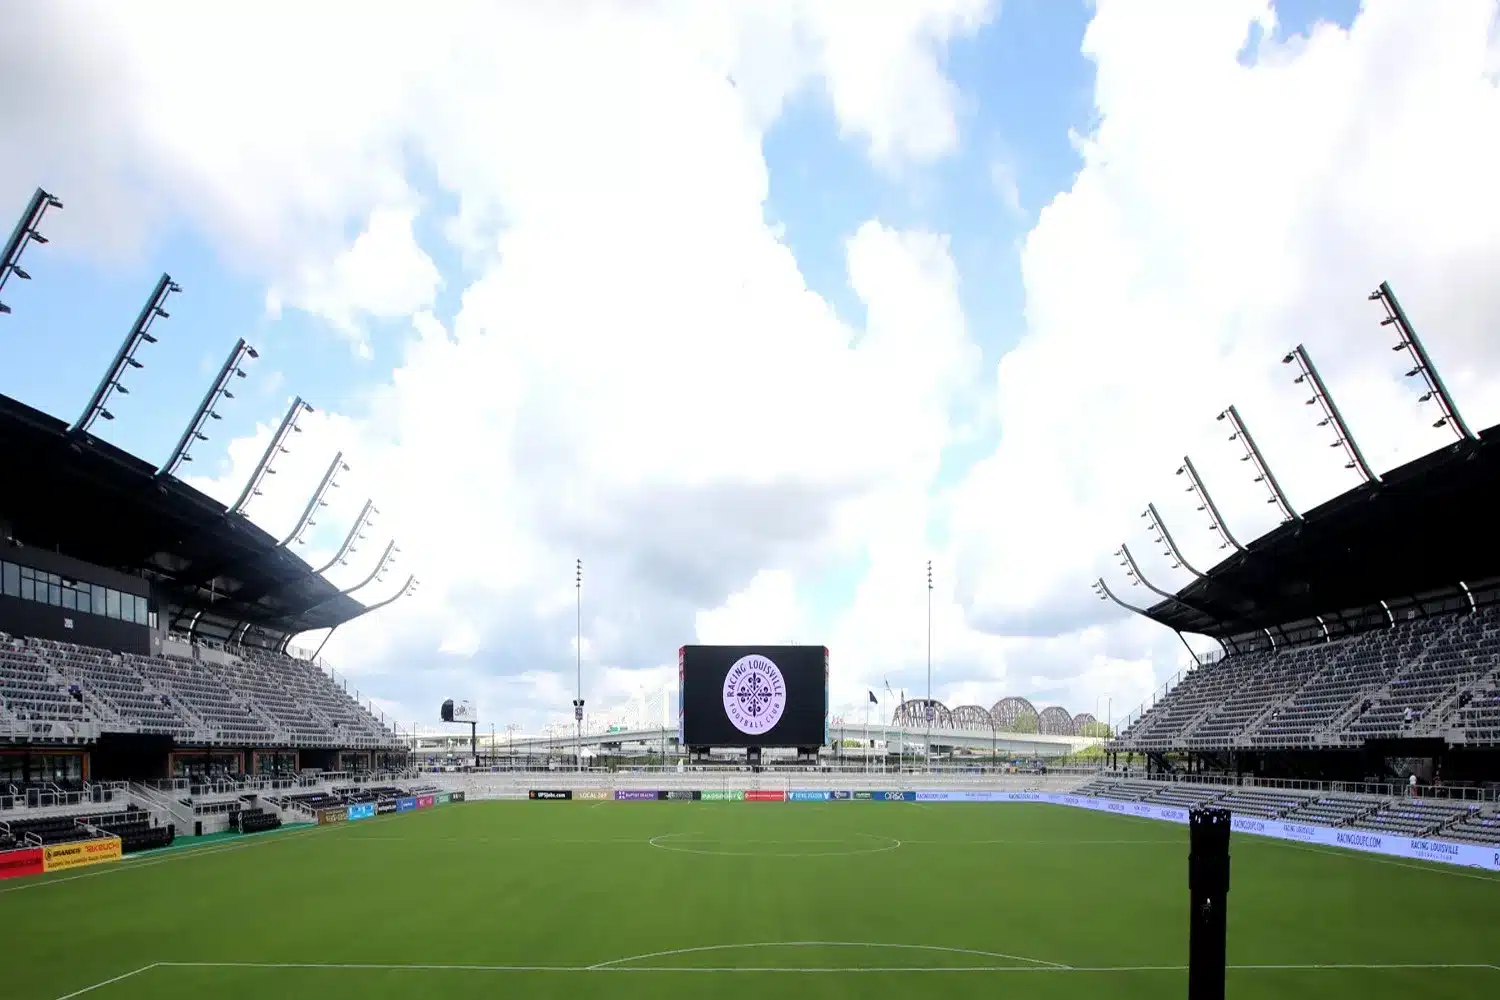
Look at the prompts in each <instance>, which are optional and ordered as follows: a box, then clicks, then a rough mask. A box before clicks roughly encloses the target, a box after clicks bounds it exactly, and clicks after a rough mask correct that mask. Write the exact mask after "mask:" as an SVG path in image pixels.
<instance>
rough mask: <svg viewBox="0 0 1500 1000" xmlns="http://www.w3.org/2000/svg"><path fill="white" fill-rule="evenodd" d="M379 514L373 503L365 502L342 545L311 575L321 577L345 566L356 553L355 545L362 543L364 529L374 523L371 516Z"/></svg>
mask: <svg viewBox="0 0 1500 1000" xmlns="http://www.w3.org/2000/svg"><path fill="white" fill-rule="evenodd" d="M379 513H380V509H379V508H378V507H376V506H375V504H374V502H373V501H370V500H366V501H365V505H364V507H362V508H360V511H359V516H358V517H356V518H355V519H354V527H352V528H350V529H349V534H347V535H345V536H344V544H342V545H340V546H339V550H338V552H336V553H334V556H333V558H332V559H330V560H328V562H326V563H324V564H323V565H322V566H319V567H318V568H317V569H315V570H313V575H314V576H322V575H323V574H324V573H326V572H328V571H329V570H331V569H333V567H334V566H337V565H345V566H347V565H348V564H349V557H350V556H351V555H353V554H354V553H355V552H356V551H358V549H357V548H356V545H357V544H358V543H359V542H362V541H364V538H365V534H364V532H365V529H366V528H368V527H370V526H371V525H372V524H373V523H374V521H373V519H372V517H371V515H374V514H379Z"/></svg>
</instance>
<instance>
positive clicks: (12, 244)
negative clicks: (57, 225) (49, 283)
mask: <svg viewBox="0 0 1500 1000" xmlns="http://www.w3.org/2000/svg"><path fill="white" fill-rule="evenodd" d="M62 207H63V203H62V202H60V201H58V200H57V199H56V198H55V197H53V196H52V195H50V194H48V193H47V192H46V191H43V190H42V189H41V188H37V189H36V194H34V195H32V196H31V201H29V202H28V203H27V204H26V211H25V212H24V213H23V214H22V215H21V219H20V221H19V222H17V223H16V228H15V229H13V230H11V234H10V239H8V240H6V241H5V250H4V251H3V252H0V291H4V290H5V283H6V282H7V281H9V280H10V279H11V276H12V275H14V276H15V277H17V278H20V279H21V280H22V281H30V280H31V275H29V274H27V273H26V272H25V271H23V270H22V269H21V255H22V254H23V253H25V252H26V248H27V247H28V246H30V245H31V244H33V243H35V244H37V245H39V246H40V245H43V244H45V243H46V242H47V237H45V236H43V235H42V234H41V233H39V232H37V227H38V226H40V225H41V224H42V216H44V215H46V214H47V209H49V208H62ZM9 312H10V306H8V305H6V304H5V303H4V302H0V316H3V315H5V314H6V313H9Z"/></svg>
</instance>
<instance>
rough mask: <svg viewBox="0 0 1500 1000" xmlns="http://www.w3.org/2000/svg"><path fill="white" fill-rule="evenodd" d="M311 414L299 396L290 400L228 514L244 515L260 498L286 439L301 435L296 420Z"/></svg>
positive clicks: (273, 471)
mask: <svg viewBox="0 0 1500 1000" xmlns="http://www.w3.org/2000/svg"><path fill="white" fill-rule="evenodd" d="M311 412H312V407H311V406H310V405H308V404H307V403H305V402H303V400H302V397H301V396H298V397H296V398H295V399H293V400H292V405H291V406H289V407H287V410H286V416H284V417H282V418H281V426H280V427H278V428H276V433H275V434H272V435H271V443H270V444H268V445H267V446H266V450H265V453H264V454H262V455H261V456H260V461H259V462H257V463H255V471H253V472H251V473H250V479H249V481H248V482H246V483H245V488H244V489H243V490H241V491H240V496H239V499H238V500H236V501H235V502H234V506H232V507H230V508H229V513H231V514H244V512H245V507H246V506H248V505H249V503H250V501H251V500H252V499H254V498H255V497H257V496H260V487H261V484H262V483H263V482H265V478H266V477H267V476H273V475H275V474H276V470H275V469H273V468H271V465H272V463H273V462H275V461H276V456H277V455H280V454H282V453H284V452H285V451H286V450H287V447H286V442H287V439H288V438H289V437H291V436H292V435H293V434H300V433H302V428H300V427H298V426H297V418H298V417H300V416H302V414H304V413H311Z"/></svg>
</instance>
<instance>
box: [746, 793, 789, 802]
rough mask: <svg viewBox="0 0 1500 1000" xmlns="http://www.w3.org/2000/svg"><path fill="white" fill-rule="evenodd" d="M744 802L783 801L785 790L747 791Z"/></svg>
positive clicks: (784, 799)
mask: <svg viewBox="0 0 1500 1000" xmlns="http://www.w3.org/2000/svg"><path fill="white" fill-rule="evenodd" d="M745 801H746V802H785V801H786V792H765V791H749V792H746V793H745Z"/></svg>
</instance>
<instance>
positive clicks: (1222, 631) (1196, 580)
mask: <svg viewBox="0 0 1500 1000" xmlns="http://www.w3.org/2000/svg"><path fill="white" fill-rule="evenodd" d="M1371 299H1372V300H1375V301H1377V302H1379V303H1380V304H1381V305H1383V306H1384V308H1385V312H1386V319H1385V321H1384V325H1385V326H1389V327H1392V328H1394V330H1395V331H1396V332H1397V333H1398V334H1399V336H1400V338H1401V341H1400V343H1398V344H1397V345H1396V349H1398V350H1401V349H1405V350H1407V351H1408V352H1409V353H1410V355H1411V357H1412V359H1413V361H1414V362H1415V367H1413V368H1412V370H1411V371H1410V372H1409V373H1408V374H1409V375H1411V376H1412V377H1413V378H1416V377H1418V376H1420V377H1421V379H1422V380H1423V381H1424V383H1425V386H1426V394H1425V395H1424V396H1423V397H1422V401H1423V402H1424V403H1429V404H1430V405H1433V406H1434V407H1436V408H1437V411H1438V413H1437V415H1438V417H1439V419H1438V420H1437V421H1436V423H1435V424H1434V426H1435V427H1437V428H1447V429H1448V430H1449V431H1451V432H1452V434H1453V440H1452V441H1451V442H1450V443H1449V444H1447V445H1446V446H1444V447H1442V448H1441V449H1439V450H1438V451H1435V452H1433V453H1431V454H1428V455H1425V456H1423V457H1421V458H1418V459H1416V460H1415V461H1412V462H1409V463H1407V464H1405V465H1402V466H1400V467H1398V468H1395V469H1392V470H1390V471H1388V472H1386V473H1384V474H1383V475H1382V474H1377V473H1376V472H1375V471H1374V470H1373V469H1371V468H1370V466H1369V465H1368V463H1367V462H1366V461H1365V459H1364V456H1363V454H1362V452H1361V451H1360V449H1359V446H1358V445H1357V444H1356V443H1355V441H1354V438H1353V436H1352V435H1351V434H1350V432H1349V429H1348V427H1347V426H1346V425H1345V424H1344V422H1343V420H1342V418H1341V416H1340V415H1339V411H1338V409H1337V407H1336V406H1335V405H1334V404H1333V401H1332V399H1331V398H1329V396H1328V393H1327V389H1326V387H1325V386H1324V385H1323V383H1322V380H1321V379H1320V378H1319V377H1318V375H1317V370H1316V368H1314V367H1313V366H1312V362H1311V360H1310V359H1309V358H1308V357H1307V355H1306V352H1305V351H1304V350H1303V349H1302V348H1300V347H1299V348H1297V349H1296V350H1294V351H1293V352H1291V353H1289V354H1288V355H1287V356H1286V358H1285V359H1284V361H1285V362H1286V363H1287V364H1288V365H1291V364H1294V363H1295V364H1296V366H1297V370H1298V371H1299V372H1300V375H1299V377H1298V379H1297V381H1298V382H1299V383H1301V384H1304V385H1306V386H1308V387H1310V388H1311V390H1312V392H1313V396H1314V398H1313V399H1312V400H1310V401H1309V402H1311V403H1318V404H1320V405H1321V407H1322V412H1323V414H1324V415H1325V419H1324V420H1323V422H1322V424H1321V426H1328V427H1331V428H1332V430H1333V431H1334V434H1335V437H1336V440H1335V442H1334V444H1335V445H1336V446H1341V447H1342V448H1343V449H1344V454H1345V456H1346V457H1347V459H1348V462H1347V467H1348V468H1349V469H1351V470H1353V471H1354V473H1355V474H1356V475H1357V476H1358V478H1359V480H1360V482H1359V484H1358V485H1357V486H1355V487H1354V488H1353V489H1351V490H1349V491H1348V492H1347V493H1344V494H1342V495H1340V496H1337V497H1335V498H1334V499H1332V500H1329V501H1328V502H1326V503H1324V504H1322V505H1320V506H1318V507H1317V508H1315V509H1312V510H1308V511H1305V512H1303V511H1298V510H1296V509H1295V508H1293V506H1292V505H1291V504H1290V502H1289V501H1288V500H1287V498H1286V494H1285V493H1284V492H1283V491H1282V489H1281V487H1280V485H1279V483H1278V482H1277V479H1276V477H1275V475H1274V473H1273V472H1272V470H1271V468H1270V466H1269V464H1268V462H1267V459H1266V457H1265V456H1264V455H1263V454H1262V453H1261V451H1260V449H1259V448H1258V447H1257V446H1256V444H1255V441H1254V439H1253V438H1252V437H1251V436H1250V433H1249V430H1248V429H1247V428H1246V427H1245V425H1244V422H1243V421H1242V420H1241V418H1240V416H1239V413H1238V411H1237V410H1236V409H1235V408H1234V407H1229V408H1228V409H1227V410H1226V411H1224V413H1222V414H1221V415H1220V419H1221V420H1224V421H1227V423H1228V427H1229V430H1230V435H1231V436H1230V440H1231V441H1237V442H1239V443H1240V445H1242V446H1243V447H1244V449H1245V460H1246V461H1248V462H1251V463H1252V464H1253V468H1254V470H1255V471H1256V473H1257V475H1256V481H1257V482H1260V483H1264V484H1265V486H1266V489H1267V491H1268V493H1269V499H1268V501H1267V502H1268V503H1274V504H1275V505H1276V506H1277V507H1278V509H1279V510H1280V512H1281V515H1282V523H1281V524H1280V525H1279V526H1278V527H1276V528H1274V529H1273V530H1271V531H1270V532H1268V533H1267V534H1266V535H1264V536H1263V537H1261V538H1258V539H1255V540H1254V541H1251V542H1248V543H1243V544H1242V543H1241V542H1240V540H1239V539H1237V538H1236V537H1235V535H1234V533H1233V531H1232V529H1231V527H1230V526H1229V525H1228V524H1227V523H1226V522H1225V519H1224V518H1223V516H1222V515H1221V512H1220V510H1219V508H1218V507H1217V506H1216V504H1215V503H1214V500H1213V498H1212V497H1211V495H1210V494H1209V492H1208V490H1207V487H1206V486H1205V484H1204V483H1203V481H1202V479H1201V478H1200V477H1199V475H1198V473H1197V470H1196V468H1195V467H1194V466H1193V463H1192V461H1191V459H1184V460H1183V464H1182V467H1181V468H1179V469H1178V474H1179V475H1181V476H1184V477H1186V479H1187V481H1188V483H1189V484H1190V485H1189V486H1188V489H1189V490H1190V491H1191V492H1193V493H1195V494H1196V497H1197V499H1198V501H1199V503H1200V507H1199V510H1200V511H1203V512H1205V513H1206V515H1207V517H1208V520H1209V526H1210V528H1211V529H1212V530H1213V531H1214V532H1215V533H1217V535H1218V536H1219V538H1220V539H1221V541H1222V543H1223V545H1222V548H1223V549H1224V550H1226V552H1227V556H1226V558H1224V559H1223V561H1222V562H1220V563H1219V564H1218V565H1216V566H1213V567H1210V568H1208V569H1207V570H1206V571H1200V570H1198V569H1197V568H1195V567H1193V566H1192V565H1191V564H1189V563H1188V561H1187V560H1186V559H1185V558H1184V557H1183V554H1182V551H1181V550H1180V549H1179V548H1178V546H1177V544H1176V542H1175V540H1174V539H1173V537H1172V535H1171V533H1170V531H1169V530H1168V529H1167V526H1166V525H1165V524H1164V523H1163V522H1162V520H1161V517H1160V516H1159V514H1158V513H1157V510H1156V508H1155V506H1154V505H1148V506H1147V509H1146V510H1145V512H1144V513H1143V514H1142V517H1143V518H1145V519H1146V520H1147V523H1148V524H1149V526H1150V529H1151V531H1152V538H1153V541H1154V542H1155V543H1156V544H1157V545H1159V546H1161V547H1162V549H1163V553H1164V555H1166V556H1167V557H1168V558H1169V559H1170V560H1171V562H1172V565H1173V566H1174V568H1176V567H1180V568H1182V569H1185V570H1186V571H1187V572H1189V573H1190V574H1191V575H1192V577H1193V579H1192V582H1190V583H1188V584H1187V585H1186V586H1185V587H1182V588H1181V589H1180V590H1176V591H1175V592H1174V591H1169V590H1165V589H1162V588H1160V587H1158V586H1157V585H1155V584H1153V583H1152V582H1150V581H1148V580H1147V579H1146V577H1145V576H1144V575H1143V574H1142V573H1141V569H1140V565H1139V563H1138V562H1137V561H1136V559H1135V557H1134V556H1133V555H1132V554H1131V552H1130V550H1129V548H1128V546H1122V547H1121V548H1120V549H1119V550H1118V551H1117V553H1116V555H1118V556H1119V557H1120V561H1121V565H1122V566H1123V567H1124V569H1125V573H1126V575H1127V577H1128V579H1129V580H1130V583H1131V585H1133V586H1141V587H1143V588H1144V589H1146V590H1149V591H1151V592H1153V593H1154V594H1156V595H1157V596H1158V597H1159V598H1160V599H1159V600H1157V601H1156V602H1155V603H1153V604H1151V605H1150V606H1149V607H1138V606H1135V605H1133V604H1130V603H1127V602H1125V601H1123V600H1121V599H1120V598H1119V597H1117V596H1116V595H1115V592H1114V591H1113V590H1112V589H1110V587H1109V585H1108V583H1107V582H1106V581H1105V580H1103V579H1100V580H1099V581H1098V582H1097V583H1096V584H1095V588H1096V591H1097V592H1098V594H1099V596H1100V598H1101V599H1105V600H1114V601H1115V602H1116V603H1119V604H1121V605H1122V606H1124V607H1126V608H1127V609H1129V610H1131V611H1133V612H1135V613H1137V614H1140V615H1142V616H1144V617H1146V618H1149V619H1151V620H1152V621H1154V622H1157V623H1159V624H1161V625H1164V626H1166V627H1167V628H1170V629H1172V630H1173V631H1175V632H1177V633H1178V635H1179V636H1181V635H1183V634H1185V633H1186V634H1196V635H1200V636H1207V637H1209V638H1210V639H1212V640H1213V641H1214V642H1215V643H1216V644H1218V646H1219V647H1220V650H1221V651H1222V652H1221V654H1220V655H1215V656H1212V657H1201V658H1200V657H1196V656H1195V659H1196V660H1197V661H1198V662H1196V663H1195V664H1194V665H1193V666H1192V667H1190V668H1189V669H1188V670H1187V671H1185V672H1184V673H1183V674H1180V675H1179V676H1178V677H1177V678H1175V680H1174V682H1173V683H1172V684H1170V685H1168V686H1167V687H1166V688H1165V689H1163V690H1162V691H1160V692H1158V694H1157V695H1156V696H1155V697H1154V698H1153V699H1152V701H1151V702H1150V703H1149V704H1147V705H1144V706H1142V708H1141V709H1140V710H1139V711H1137V712H1135V713H1133V714H1132V715H1131V716H1130V717H1129V718H1128V719H1127V720H1126V721H1125V724H1124V725H1123V726H1122V727H1121V732H1119V733H1118V734H1117V736H1115V738H1114V739H1112V740H1111V742H1110V743H1109V745H1108V751H1109V752H1110V753H1111V754H1112V755H1115V759H1116V760H1118V755H1119V754H1122V753H1123V754H1137V755H1144V757H1145V764H1146V771H1147V773H1148V774H1150V775H1154V776H1161V775H1181V774H1183V773H1189V774H1197V775H1204V776H1207V775H1210V774H1219V775H1231V776H1233V777H1234V778H1235V779H1239V778H1241V777H1243V776H1247V775H1249V776H1255V777H1258V778H1266V779H1278V778H1279V779H1310V780H1319V781H1352V782H1384V783H1390V782H1398V783H1400V784H1402V785H1405V784H1406V783H1407V782H1412V783H1420V784H1421V785H1422V786H1424V787H1427V786H1435V787H1437V788H1439V789H1441V788H1446V789H1448V790H1449V791H1451V792H1454V793H1455V794H1457V793H1458V792H1460V791H1462V790H1464V789H1468V790H1471V791H1477V790H1484V789H1485V788H1489V789H1490V790H1491V791H1492V790H1493V787H1494V786H1493V784H1492V782H1493V778H1494V776H1495V774H1496V773H1497V767H1496V765H1497V764H1500V518H1497V517H1496V516H1495V514H1496V505H1495V500H1496V497H1500V427H1492V428H1490V429H1488V430H1484V431H1480V432H1477V433H1476V432H1474V431H1472V430H1471V429H1470V428H1469V427H1468V425H1467V424H1466V423H1465V422H1464V421H1463V419H1462V417H1461V416H1460V414H1459V411H1458V407H1457V404H1456V402H1455V401H1454V400H1453V398H1452V397H1451V395H1450V394H1449V393H1448V391H1447V389H1446V387H1445V386H1444V385H1443V382H1442V379H1441V378H1440V377H1439V375H1438V373H1437V371H1436V369H1435V368H1434V366H1433V364H1432V362H1431V359H1430V358H1429V357H1428V355H1427V353H1426V351H1425V349H1424V348H1423V347H1422V345H1421V341H1420V340H1419V339H1418V337H1417V334H1416V332H1415V330H1413V329H1412V328H1411V325H1410V323H1409V322H1408V320H1407V318H1406V316H1405V314H1404V312H1403V311H1402V309H1401V307H1400V305H1399V303H1398V302H1397V301H1396V298H1395V296H1394V294H1393V293H1392V292H1391V289H1390V288H1389V286H1387V285H1381V287H1380V288H1379V289H1378V290H1377V291H1376V292H1375V293H1373V294H1372V295H1371ZM1189 649H1190V651H1191V647H1189ZM1112 787H1113V788H1114V792H1115V793H1119V794H1123V795H1126V796H1127V797H1129V796H1134V795H1136V794H1137V793H1140V794H1142V795H1149V794H1153V793H1152V792H1150V790H1149V789H1148V786H1146V785H1142V784H1139V783H1135V784H1120V785H1117V786H1112ZM1154 794H1156V795H1158V796H1160V795H1161V794H1164V793H1162V792H1160V791H1156V792H1155V793H1154ZM1192 794H1200V793H1196V792H1195V793H1192ZM1201 794H1203V795H1206V796H1209V797H1211V798H1213V799H1214V801H1216V802H1219V803H1220V804H1224V805H1226V806H1228V807H1229V808H1231V809H1233V810H1234V811H1237V812H1251V813H1252V814H1254V815H1276V816H1298V815H1314V814H1322V815H1324V816H1325V818H1331V817H1335V816H1337V817H1343V818H1345V819H1346V820H1347V821H1348V822H1349V823H1350V824H1351V825H1355V826H1370V827H1371V828H1377V827H1378V828H1385V829H1393V830H1402V831H1406V832H1413V831H1426V830H1430V829H1436V828H1437V827H1439V826H1443V825H1444V824H1449V823H1464V824H1470V823H1473V824H1474V826H1473V831H1474V832H1475V834H1476V836H1480V838H1481V839H1485V838H1486V837H1491V836H1492V835H1493V832H1494V824H1495V822H1496V821H1495V820H1494V819H1493V818H1487V819H1485V820H1483V823H1482V824H1481V823H1480V822H1479V821H1478V820H1471V818H1469V817H1468V816H1467V814H1466V811H1465V810H1460V812H1461V813H1465V814H1464V815H1458V814H1457V813H1455V814H1452V815H1450V814H1449V813H1448V812H1445V811H1444V807H1440V806H1438V805H1414V804H1411V803H1403V804H1400V805H1385V806H1382V807H1381V808H1380V809H1376V808H1375V807H1374V806H1372V805H1371V804H1370V803H1369V802H1367V801H1364V800H1360V799H1348V800H1345V799H1304V798H1303V797H1301V796H1296V795H1291V794H1290V793H1287V794H1282V793H1277V795H1270V796H1261V797H1259V798H1254V797H1253V796H1250V797H1247V796H1249V793H1234V794H1233V795H1227V797H1226V795H1225V793H1220V792H1213V793H1209V792H1203V793H1201ZM1278 795H1279V797H1277V796H1278ZM1252 798H1254V801H1251V799H1252ZM1372 824H1373V826H1371V825H1372ZM1445 829H1446V827H1445Z"/></svg>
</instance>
